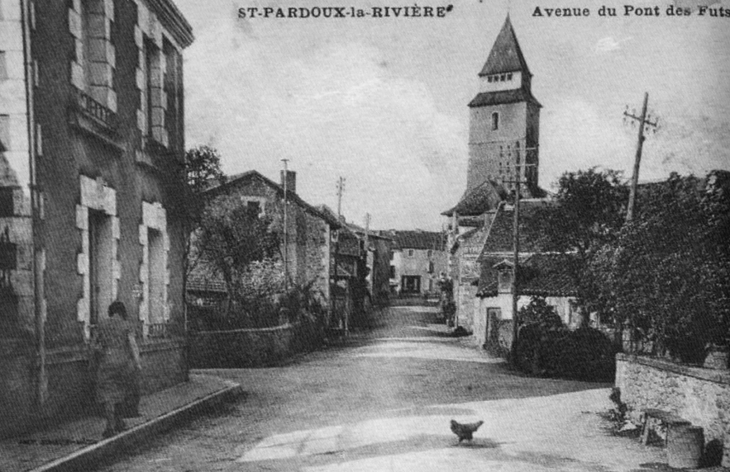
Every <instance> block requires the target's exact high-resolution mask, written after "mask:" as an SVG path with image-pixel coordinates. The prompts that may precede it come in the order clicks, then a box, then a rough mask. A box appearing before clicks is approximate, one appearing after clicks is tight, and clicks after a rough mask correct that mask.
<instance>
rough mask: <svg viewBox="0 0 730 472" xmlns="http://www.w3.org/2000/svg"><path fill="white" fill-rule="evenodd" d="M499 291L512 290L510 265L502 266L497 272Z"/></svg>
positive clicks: (507, 291) (506, 291)
mask: <svg viewBox="0 0 730 472" xmlns="http://www.w3.org/2000/svg"><path fill="white" fill-rule="evenodd" d="M498 284H499V293H509V292H511V291H512V267H507V266H504V267H502V268H500V269H499V272H498Z"/></svg>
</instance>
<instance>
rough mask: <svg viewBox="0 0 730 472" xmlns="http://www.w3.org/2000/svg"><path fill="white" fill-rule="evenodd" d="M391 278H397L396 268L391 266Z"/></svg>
mask: <svg viewBox="0 0 730 472" xmlns="http://www.w3.org/2000/svg"><path fill="white" fill-rule="evenodd" d="M390 278H391V279H394V278H395V266H393V265H392V266H390Z"/></svg>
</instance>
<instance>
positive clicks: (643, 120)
mask: <svg viewBox="0 0 730 472" xmlns="http://www.w3.org/2000/svg"><path fill="white" fill-rule="evenodd" d="M648 105H649V92H644V104H643V105H642V107H641V115H640V116H636V111H635V110H632V112H631V113H629V107H628V105H627V106H626V110H624V123H626V121H627V119H628V120H629V121H631V126H633V125H634V123H635V122H636V121H638V122H639V138H638V142H637V144H636V157H635V158H634V174H633V176H632V177H631V193H630V194H629V208H628V210H627V211H626V221H627V222H628V221H631V219H632V218H633V217H634V207H635V206H636V187H637V186H638V185H639V165H640V164H641V150H642V148H643V147H644V140H645V139H646V137H645V136H644V131H648V130H649V129H650V128H651V129H652V131H653V132H654V133H656V128H657V124H658V123H659V119H658V118H657V119H655V120H654V121H653V122H652V121H651V115H648V116H647V114H646V109H647V106H648Z"/></svg>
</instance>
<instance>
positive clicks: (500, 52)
mask: <svg viewBox="0 0 730 472" xmlns="http://www.w3.org/2000/svg"><path fill="white" fill-rule="evenodd" d="M515 71H521V72H524V73H525V74H527V75H528V76H531V75H532V74H531V73H530V69H528V67H527V62H526V61H525V57H524V56H523V55H522V49H520V43H519V42H517V36H515V31H514V29H512V22H511V21H510V19H509V14H508V15H507V19H506V20H504V25H502V30H501V31H500V32H499V34H498V35H497V39H496V40H495V41H494V46H492V50H491V52H490V53H489V58H487V62H486V64H484V67H483V68H482V71H481V72H480V73H479V76H480V77H481V76H484V75H491V74H501V73H503V72H515Z"/></svg>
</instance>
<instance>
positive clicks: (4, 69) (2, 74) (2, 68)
mask: <svg viewBox="0 0 730 472" xmlns="http://www.w3.org/2000/svg"><path fill="white" fill-rule="evenodd" d="M7 79H8V64H7V61H6V58H5V51H0V80H7Z"/></svg>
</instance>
